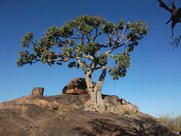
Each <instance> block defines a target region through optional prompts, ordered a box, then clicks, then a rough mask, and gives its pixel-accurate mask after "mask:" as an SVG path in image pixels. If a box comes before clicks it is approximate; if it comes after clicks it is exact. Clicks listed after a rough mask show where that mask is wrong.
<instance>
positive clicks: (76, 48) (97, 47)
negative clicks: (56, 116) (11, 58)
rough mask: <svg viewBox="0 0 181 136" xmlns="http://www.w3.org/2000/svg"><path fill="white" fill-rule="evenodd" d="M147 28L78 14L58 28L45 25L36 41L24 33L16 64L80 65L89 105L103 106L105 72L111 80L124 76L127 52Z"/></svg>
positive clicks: (98, 107)
mask: <svg viewBox="0 0 181 136" xmlns="http://www.w3.org/2000/svg"><path fill="white" fill-rule="evenodd" d="M147 31H148V27H147V25H146V24H145V23H144V22H142V21H135V22H133V23H130V22H125V21H123V20H120V21H119V22H118V23H117V24H114V23H113V22H108V21H106V20H105V19H104V18H102V17H101V16H79V17H78V18H77V19H75V20H74V21H68V22H66V23H65V25H64V26H62V27H57V26H52V27H50V28H48V31H47V32H46V33H45V35H44V36H43V37H42V38H40V40H39V41H34V37H33V33H31V32H29V33H27V34H25V35H24V37H23V39H22V47H23V48H24V50H23V51H21V52H20V54H19V58H18V60H17V65H18V66H23V65H25V64H34V63H36V62H42V63H43V64H48V65H50V66H52V65H54V64H57V65H62V64H63V63H65V62H67V63H68V67H69V68H73V67H76V68H81V69H82V71H83V72H84V73H85V79H86V84H87V87H88V91H89V94H90V96H91V102H92V104H93V105H94V106H95V107H96V108H97V109H98V110H99V109H100V108H101V109H105V105H104V102H103V99H102V92H101V88H102V85H103V83H104V80H105V76H106V73H107V71H108V72H109V74H110V75H111V76H112V78H113V79H114V80H118V79H119V78H120V77H124V76H125V75H126V72H127V68H128V67H129V65H130V53H131V52H132V51H133V50H134V48H135V47H136V46H138V41H140V40H141V39H143V38H144V36H145V35H146V34H147ZM111 61H113V63H110V62H111ZM108 62H109V63H108ZM110 64H111V65H110ZM96 70H100V73H101V74H100V76H99V78H98V81H97V82H94V81H92V74H93V73H94V71H96Z"/></svg>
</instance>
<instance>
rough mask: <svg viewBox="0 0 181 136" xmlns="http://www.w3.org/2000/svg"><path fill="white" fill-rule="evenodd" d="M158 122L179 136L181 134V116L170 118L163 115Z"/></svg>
mask: <svg viewBox="0 0 181 136" xmlns="http://www.w3.org/2000/svg"><path fill="white" fill-rule="evenodd" d="M158 121H159V122H160V123H161V124H162V125H164V126H166V127H168V128H170V129H171V130H172V131H174V132H176V133H177V134H179V133H180V132H181V116H178V117H175V118H170V117H169V116H168V115H162V116H160V117H159V118H158Z"/></svg>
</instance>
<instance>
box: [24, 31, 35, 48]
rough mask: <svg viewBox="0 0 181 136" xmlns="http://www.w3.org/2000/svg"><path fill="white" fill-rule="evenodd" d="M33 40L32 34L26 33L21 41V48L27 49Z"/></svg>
mask: <svg viewBox="0 0 181 136" xmlns="http://www.w3.org/2000/svg"><path fill="white" fill-rule="evenodd" d="M32 39H33V33H32V32H28V33H26V34H25V35H24V37H23V39H22V40H21V44H22V47H29V42H30V41H31V40H32Z"/></svg>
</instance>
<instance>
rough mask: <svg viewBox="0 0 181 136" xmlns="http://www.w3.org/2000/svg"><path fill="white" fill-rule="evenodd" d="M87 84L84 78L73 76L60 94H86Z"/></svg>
mask: <svg viewBox="0 0 181 136" xmlns="http://www.w3.org/2000/svg"><path fill="white" fill-rule="evenodd" d="M87 93H88V91H87V85H86V82H85V79H84V78H74V79H73V80H71V81H70V82H69V83H68V84H67V85H66V86H65V87H64V88H63V90H62V94H87Z"/></svg>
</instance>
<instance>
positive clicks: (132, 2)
mask: <svg viewBox="0 0 181 136" xmlns="http://www.w3.org/2000/svg"><path fill="white" fill-rule="evenodd" d="M178 1H179V0H178ZM179 2H180V1H179ZM180 5H181V4H180ZM80 15H100V16H103V17H104V18H105V19H106V20H108V21H113V22H114V23H116V22H118V21H119V20H120V19H122V18H123V19H125V20H127V21H135V20H143V21H144V22H145V23H147V24H148V26H149V32H148V35H147V36H146V37H145V38H144V39H143V40H142V41H141V42H140V44H139V46H138V47H137V48H136V49H135V51H134V52H133V53H132V55H131V66H130V68H129V69H128V73H127V76H126V77H124V78H121V79H120V80H118V81H113V80H112V78H111V77H110V76H107V77H106V81H105V84H104V87H103V93H105V94H112V95H118V96H119V97H120V98H125V99H126V100H127V101H130V102H131V103H134V104H136V105H137V106H138V107H139V109H140V110H141V111H142V112H145V113H148V114H151V115H153V116H159V115H162V114H168V115H171V116H177V115H181V60H180V59H181V47H178V48H175V49H173V48H172V46H171V45H170V42H171V29H170V25H166V24H165V22H166V21H167V20H168V18H169V13H168V12H167V11H165V10H163V9H161V8H159V7H158V2H157V0H91V1H88V0H76V1H75V0H0V62H1V64H0V102H3V101H7V100H11V99H14V98H17V97H21V96H24V95H30V94H31V90H32V88H33V87H36V86H41V87H44V88H45V95H58V94H60V92H61V89H62V88H63V87H64V85H66V83H67V82H69V81H70V80H71V79H72V78H74V77H83V76H84V75H83V72H82V71H81V70H77V69H68V68H67V67H66V65H65V66H53V67H49V66H47V65H43V64H40V63H39V64H35V65H31V66H30V65H26V66H24V67H22V68H18V67H17V66H16V60H17V57H18V52H19V51H20V50H21V47H20V41H21V38H22V36H23V35H24V34H25V33H26V32H30V31H31V32H33V33H34V36H35V39H37V40H38V38H39V37H41V36H42V35H43V33H44V32H45V31H46V30H47V28H48V27H50V26H52V25H56V26H61V25H63V24H64V22H65V21H67V20H73V19H75V18H76V17H77V16H80ZM180 26H181V25H177V26H176V30H175V35H178V34H179V33H180ZM96 76H97V74H95V77H96Z"/></svg>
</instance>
